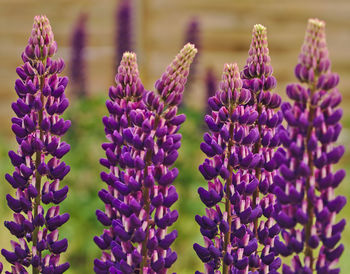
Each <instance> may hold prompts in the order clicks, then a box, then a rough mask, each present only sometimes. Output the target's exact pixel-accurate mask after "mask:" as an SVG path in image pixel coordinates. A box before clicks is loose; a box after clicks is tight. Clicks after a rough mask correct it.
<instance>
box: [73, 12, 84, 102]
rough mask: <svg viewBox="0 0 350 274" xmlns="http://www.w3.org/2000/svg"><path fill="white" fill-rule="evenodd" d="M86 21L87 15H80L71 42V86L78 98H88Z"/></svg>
mask: <svg viewBox="0 0 350 274" xmlns="http://www.w3.org/2000/svg"><path fill="white" fill-rule="evenodd" d="M86 21H87V14H85V13H82V14H80V16H79V18H78V20H77V22H76V25H75V26H74V30H73V34H72V38H71V39H72V40H71V47H72V48H71V86H72V90H73V94H74V95H75V96H77V97H81V96H86V95H87V93H88V91H87V85H86Z"/></svg>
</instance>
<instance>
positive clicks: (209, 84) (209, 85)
mask: <svg viewBox="0 0 350 274" xmlns="http://www.w3.org/2000/svg"><path fill="white" fill-rule="evenodd" d="M205 87H206V96H207V98H206V99H207V102H208V100H209V98H210V97H213V96H214V95H215V92H216V88H217V79H216V75H215V71H214V69H213V68H208V69H207V71H206V74H205ZM210 113H211V109H210V107H209V106H208V104H206V114H210Z"/></svg>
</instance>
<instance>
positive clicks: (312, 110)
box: [304, 77, 317, 269]
mask: <svg viewBox="0 0 350 274" xmlns="http://www.w3.org/2000/svg"><path fill="white" fill-rule="evenodd" d="M316 83H317V77H315V80H314V82H313V83H312V84H311V86H310V98H311V97H312V95H313V94H314V92H315V90H316ZM308 110H309V117H308V121H309V126H308V129H307V137H306V143H305V147H306V150H307V155H308V166H309V169H310V176H308V177H307V178H306V190H305V195H306V200H307V215H308V221H307V223H306V224H305V226H304V228H305V243H306V244H305V250H304V254H305V256H306V257H309V258H310V269H313V264H314V257H313V252H312V248H311V247H310V246H309V244H308V243H309V239H310V237H311V228H312V225H313V219H314V205H313V202H312V200H311V199H309V198H308V197H307V195H308V192H309V189H310V187H311V184H310V178H312V177H313V176H314V163H313V162H314V159H313V152H312V151H309V150H308V148H307V144H308V143H309V140H310V138H311V135H312V130H313V120H314V119H315V114H316V113H315V110H316V108H315V106H313V105H312V104H311V102H309V104H308Z"/></svg>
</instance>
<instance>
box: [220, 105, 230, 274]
mask: <svg viewBox="0 0 350 274" xmlns="http://www.w3.org/2000/svg"><path fill="white" fill-rule="evenodd" d="M232 112H233V109H231V110H230V117H231V115H232ZM229 135H230V139H229V145H228V151H227V157H228V159H230V157H231V149H232V146H233V123H230V128H229ZM228 171H229V174H230V176H229V179H228V180H227V182H226V196H225V211H226V212H227V222H228V227H229V228H228V231H227V232H226V233H225V235H224V248H223V250H224V251H225V254H224V256H225V255H226V254H227V247H228V244H229V242H230V239H231V226H232V212H231V201H230V196H231V190H230V188H231V184H232V176H233V175H232V174H233V168H232V166H231V165H228ZM229 270H230V269H229V266H228V265H226V264H225V263H224V262H223V263H222V273H223V274H228V273H229Z"/></svg>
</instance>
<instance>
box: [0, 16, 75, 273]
mask: <svg viewBox="0 0 350 274" xmlns="http://www.w3.org/2000/svg"><path fill="white" fill-rule="evenodd" d="M56 51H57V44H56V42H55V40H54V36H53V32H52V30H51V26H50V22H49V20H48V19H47V18H46V16H36V17H35V18H34V25H33V29H32V32H31V36H30V38H29V40H28V45H27V47H26V48H25V50H24V52H23V54H22V60H23V62H24V64H23V65H22V66H19V67H18V68H17V69H16V71H17V74H18V75H19V79H17V80H16V82H15V90H16V92H17V95H18V99H17V101H16V102H14V103H12V109H13V110H14V112H15V113H16V116H17V117H14V118H12V123H13V124H12V131H13V132H14V133H15V135H16V140H17V142H18V144H19V148H18V149H17V151H16V152H15V151H10V152H9V157H10V160H11V163H12V164H13V165H14V167H15V171H14V172H13V174H6V176H5V178H6V180H7V181H8V182H9V183H10V185H11V186H12V187H13V188H15V189H16V194H15V195H14V196H11V195H10V194H8V195H7V196H6V200H7V204H8V206H9V207H10V208H11V209H12V210H13V211H14V212H15V213H14V214H13V217H14V219H13V221H5V227H6V228H8V230H9V231H10V232H11V234H13V235H14V236H16V237H17V238H18V241H17V242H16V241H11V245H12V251H9V250H6V249H2V250H1V254H2V255H3V256H4V257H5V258H6V260H7V261H8V262H9V263H11V264H12V265H13V266H12V273H27V270H28V269H27V268H28V267H30V266H32V268H33V273H39V272H40V273H41V272H42V273H63V272H65V271H66V270H67V269H68V268H69V263H63V264H60V262H59V260H60V254H61V253H62V252H65V251H66V249H67V246H68V243H67V239H63V240H59V233H58V228H59V227H60V226H61V225H63V224H64V223H66V222H67V221H68V219H69V214H68V213H65V214H62V215H60V207H59V206H58V204H59V203H60V202H62V201H63V200H64V199H65V198H66V197H67V192H68V187H67V186H65V187H63V188H60V181H61V180H62V179H63V178H64V177H65V176H66V175H67V173H68V172H69V171H70V167H69V166H67V165H66V164H65V163H64V162H63V161H62V160H61V158H62V157H63V155H64V154H66V153H67V152H68V151H69V149H70V146H69V145H68V144H67V143H65V142H63V141H62V140H61V137H62V136H63V135H64V134H65V132H66V131H67V130H68V129H69V127H70V121H68V120H64V119H63V118H60V114H62V113H63V112H64V110H65V109H66V108H67V107H68V104H69V102H68V99H67V98H66V97H65V94H64V90H65V88H66V86H67V83H68V78H67V77H60V76H58V74H59V73H61V72H62V70H63V68H64V62H63V60H62V59H58V60H57V61H56V60H53V59H51V58H52V57H53V55H54V54H55V53H56ZM41 202H42V203H44V204H51V203H54V204H55V205H54V206H51V207H50V206H47V207H45V208H47V210H44V207H43V206H42V204H41Z"/></svg>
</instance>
